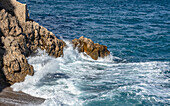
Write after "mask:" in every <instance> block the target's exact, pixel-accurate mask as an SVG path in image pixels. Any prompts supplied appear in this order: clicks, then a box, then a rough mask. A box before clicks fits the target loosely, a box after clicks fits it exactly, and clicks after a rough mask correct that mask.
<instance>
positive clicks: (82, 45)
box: [72, 36, 110, 60]
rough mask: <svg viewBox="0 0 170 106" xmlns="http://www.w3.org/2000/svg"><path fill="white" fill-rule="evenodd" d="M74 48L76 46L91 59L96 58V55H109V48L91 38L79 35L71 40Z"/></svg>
mask: <svg viewBox="0 0 170 106" xmlns="http://www.w3.org/2000/svg"><path fill="white" fill-rule="evenodd" d="M72 44H73V46H74V48H77V49H78V51H79V52H85V53H86V54H87V55H89V56H90V57H91V58H92V59H94V60H97V59H98V57H102V58H104V57H105V56H108V55H110V52H109V50H107V47H106V46H104V45H100V44H98V43H94V42H93V41H92V40H91V39H88V38H85V37H83V36H81V37H80V38H79V39H74V40H72Z"/></svg>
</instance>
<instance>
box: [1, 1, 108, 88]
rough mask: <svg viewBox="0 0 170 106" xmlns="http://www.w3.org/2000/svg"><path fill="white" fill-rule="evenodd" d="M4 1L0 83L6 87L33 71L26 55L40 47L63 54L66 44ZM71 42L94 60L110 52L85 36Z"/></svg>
mask: <svg viewBox="0 0 170 106" xmlns="http://www.w3.org/2000/svg"><path fill="white" fill-rule="evenodd" d="M2 1H4V0H2ZM7 1H9V2H10V1H13V2H15V1H16V0H7ZM2 3H3V2H1V1H0V84H1V86H2V85H4V86H5V85H9V84H14V83H15V82H20V81H24V79H25V76H26V75H33V74H34V69H33V66H32V65H30V64H29V63H28V61H27V59H26V57H28V56H30V55H31V54H32V53H35V52H36V50H37V48H41V49H43V50H46V52H47V53H48V54H49V55H50V56H54V57H60V56H62V55H63V48H64V47H65V46H66V44H65V42H64V41H62V40H60V39H58V38H57V37H56V36H55V35H54V34H53V33H52V32H50V31H48V30H47V29H46V28H44V27H42V26H40V25H39V24H38V23H36V22H34V21H28V19H27V20H19V19H20V18H21V19H22V16H20V18H18V15H17V14H19V13H20V12H16V11H12V10H11V9H10V11H9V10H8V9H6V8H4V7H3V6H2V5H3V4H2ZM7 4H8V3H7ZM16 6H18V5H16ZM14 7H15V5H14ZM11 11H12V12H11ZM13 12H14V14H11V13H13ZM25 12H27V9H26V10H25ZM24 17H25V16H24ZM72 43H73V45H74V47H75V48H78V50H79V51H80V52H86V54H87V55H90V56H91V57H92V58H93V59H95V60H96V59H98V57H104V56H107V55H109V54H110V52H109V51H108V50H107V47H106V46H103V45H99V44H95V43H94V42H93V41H92V40H90V39H87V38H84V37H81V38H79V39H74V40H73V41H72Z"/></svg>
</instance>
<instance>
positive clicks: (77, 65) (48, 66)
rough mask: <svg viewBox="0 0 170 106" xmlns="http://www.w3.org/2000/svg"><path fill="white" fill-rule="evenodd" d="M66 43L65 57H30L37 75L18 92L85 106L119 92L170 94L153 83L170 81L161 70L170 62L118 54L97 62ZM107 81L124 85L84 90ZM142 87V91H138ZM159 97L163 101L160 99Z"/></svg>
mask: <svg viewBox="0 0 170 106" xmlns="http://www.w3.org/2000/svg"><path fill="white" fill-rule="evenodd" d="M65 42H66V43H67V45H68V47H67V48H65V49H64V57H59V58H53V57H50V56H48V55H47V54H46V53H44V51H41V50H38V55H37V56H34V57H29V58H28V62H29V63H30V64H32V65H33V66H34V69H35V74H34V76H27V77H26V79H25V81H24V82H21V83H16V84H14V85H12V86H11V87H12V88H13V89H14V90H16V91H23V92H25V93H28V94H30V95H32V96H36V97H41V98H45V99H46V101H45V102H44V103H43V104H42V105H44V106H47V105H50V106H61V105H69V106H81V105H83V104H84V103H85V104H86V103H88V102H91V101H93V100H101V99H102V97H103V98H111V99H112V100H113V99H114V96H115V95H118V96H120V95H119V93H120V92H132V91H133V90H134V92H135V93H136V95H140V96H141V97H142V96H143V97H144V98H146V97H145V95H159V96H160V97H167V96H170V95H169V94H166V92H169V91H170V89H166V90H165V89H164V90H162V91H161V89H162V88H161V89H159V88H155V87H154V86H152V85H149V84H152V83H156V84H159V83H168V81H169V79H166V80H164V78H163V77H164V76H163V74H161V72H162V70H166V69H169V62H140V63H116V62H114V61H113V60H114V58H116V57H113V56H109V57H106V58H105V59H101V58H99V60H97V61H96V60H92V59H91V58H90V57H88V56H84V55H83V53H78V51H76V50H73V47H72V45H71V44H69V42H67V41H65ZM106 82H107V83H115V85H112V86H116V87H117V86H119V84H120V85H121V84H123V85H121V86H120V87H117V88H113V89H112V90H106V91H104V90H103V91H99V92H93V91H88V90H87V91H86V90H83V89H82V88H84V89H85V88H86V87H87V88H89V87H90V86H102V85H103V84H105V83H106ZM131 84H132V85H131ZM153 85H154V84H153ZM105 86H110V85H109V84H108V85H105ZM89 89H91V88H89ZM96 89H97V88H96ZM139 89H140V90H141V91H140V92H137V91H138V90H139ZM151 89H153V90H151ZM151 91H152V92H151ZM157 91H159V92H157ZM91 95H95V96H96V98H93V99H89V100H83V99H81V98H82V97H84V96H91ZM99 95H100V96H99ZM155 100H157V101H159V99H158V98H155ZM160 100H161V99H160Z"/></svg>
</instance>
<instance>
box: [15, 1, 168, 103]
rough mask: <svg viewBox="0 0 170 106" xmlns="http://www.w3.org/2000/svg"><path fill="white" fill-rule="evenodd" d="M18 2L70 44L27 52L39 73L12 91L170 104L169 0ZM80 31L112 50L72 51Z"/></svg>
mask: <svg viewBox="0 0 170 106" xmlns="http://www.w3.org/2000/svg"><path fill="white" fill-rule="evenodd" d="M18 1H20V2H22V3H26V4H27V5H28V9H29V13H30V18H31V19H33V20H35V21H36V22H38V23H39V24H40V25H42V26H44V27H46V28H47V29H48V30H50V31H52V32H53V33H54V34H55V35H56V36H57V37H58V38H60V39H63V40H64V41H65V42H66V43H67V45H68V48H65V49H64V57H59V58H53V57H50V56H48V55H47V54H46V53H45V51H42V50H38V54H37V55H36V56H33V57H28V61H29V63H30V64H32V65H33V66H34V69H35V75H34V76H33V77H32V76H27V77H26V80H25V81H24V82H22V83H16V84H14V85H13V86H12V88H14V90H16V91H19V90H21V91H23V92H25V93H28V94H30V95H32V96H36V97H41V98H45V99H46V100H45V102H44V103H43V104H41V105H42V106H132V105H138V106H142V105H145V106H148V105H159V106H168V105H170V0H18ZM80 36H85V37H87V38H90V39H92V40H93V41H94V42H95V43H100V44H103V45H106V46H107V47H108V49H109V50H110V51H111V55H110V56H108V57H106V58H104V59H101V58H100V59H98V60H97V61H95V60H92V59H91V58H90V57H87V56H84V55H83V53H78V52H77V51H76V50H73V48H72V45H71V44H70V43H69V40H72V39H74V38H79V37H80ZM30 105H31V104H30Z"/></svg>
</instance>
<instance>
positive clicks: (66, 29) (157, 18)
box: [19, 0, 170, 62]
mask: <svg viewBox="0 0 170 106" xmlns="http://www.w3.org/2000/svg"><path fill="white" fill-rule="evenodd" d="M19 1H24V0H19ZM24 3H27V4H28V8H29V10H30V17H31V18H32V19H34V20H35V21H36V22H38V23H39V24H41V25H43V26H45V27H46V28H48V29H49V30H50V31H52V32H53V33H54V34H56V36H58V37H59V36H62V37H63V38H65V39H74V38H79V37H80V36H85V37H88V38H91V39H92V40H93V41H95V42H98V43H100V44H103V45H107V46H108V48H109V50H110V51H111V52H112V53H113V54H114V55H115V56H118V57H120V58H123V59H126V60H127V61H132V62H135V61H169V60H170V53H169V52H170V1H169V0H161V1H160V0H29V1H28V0H25V2H24Z"/></svg>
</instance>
